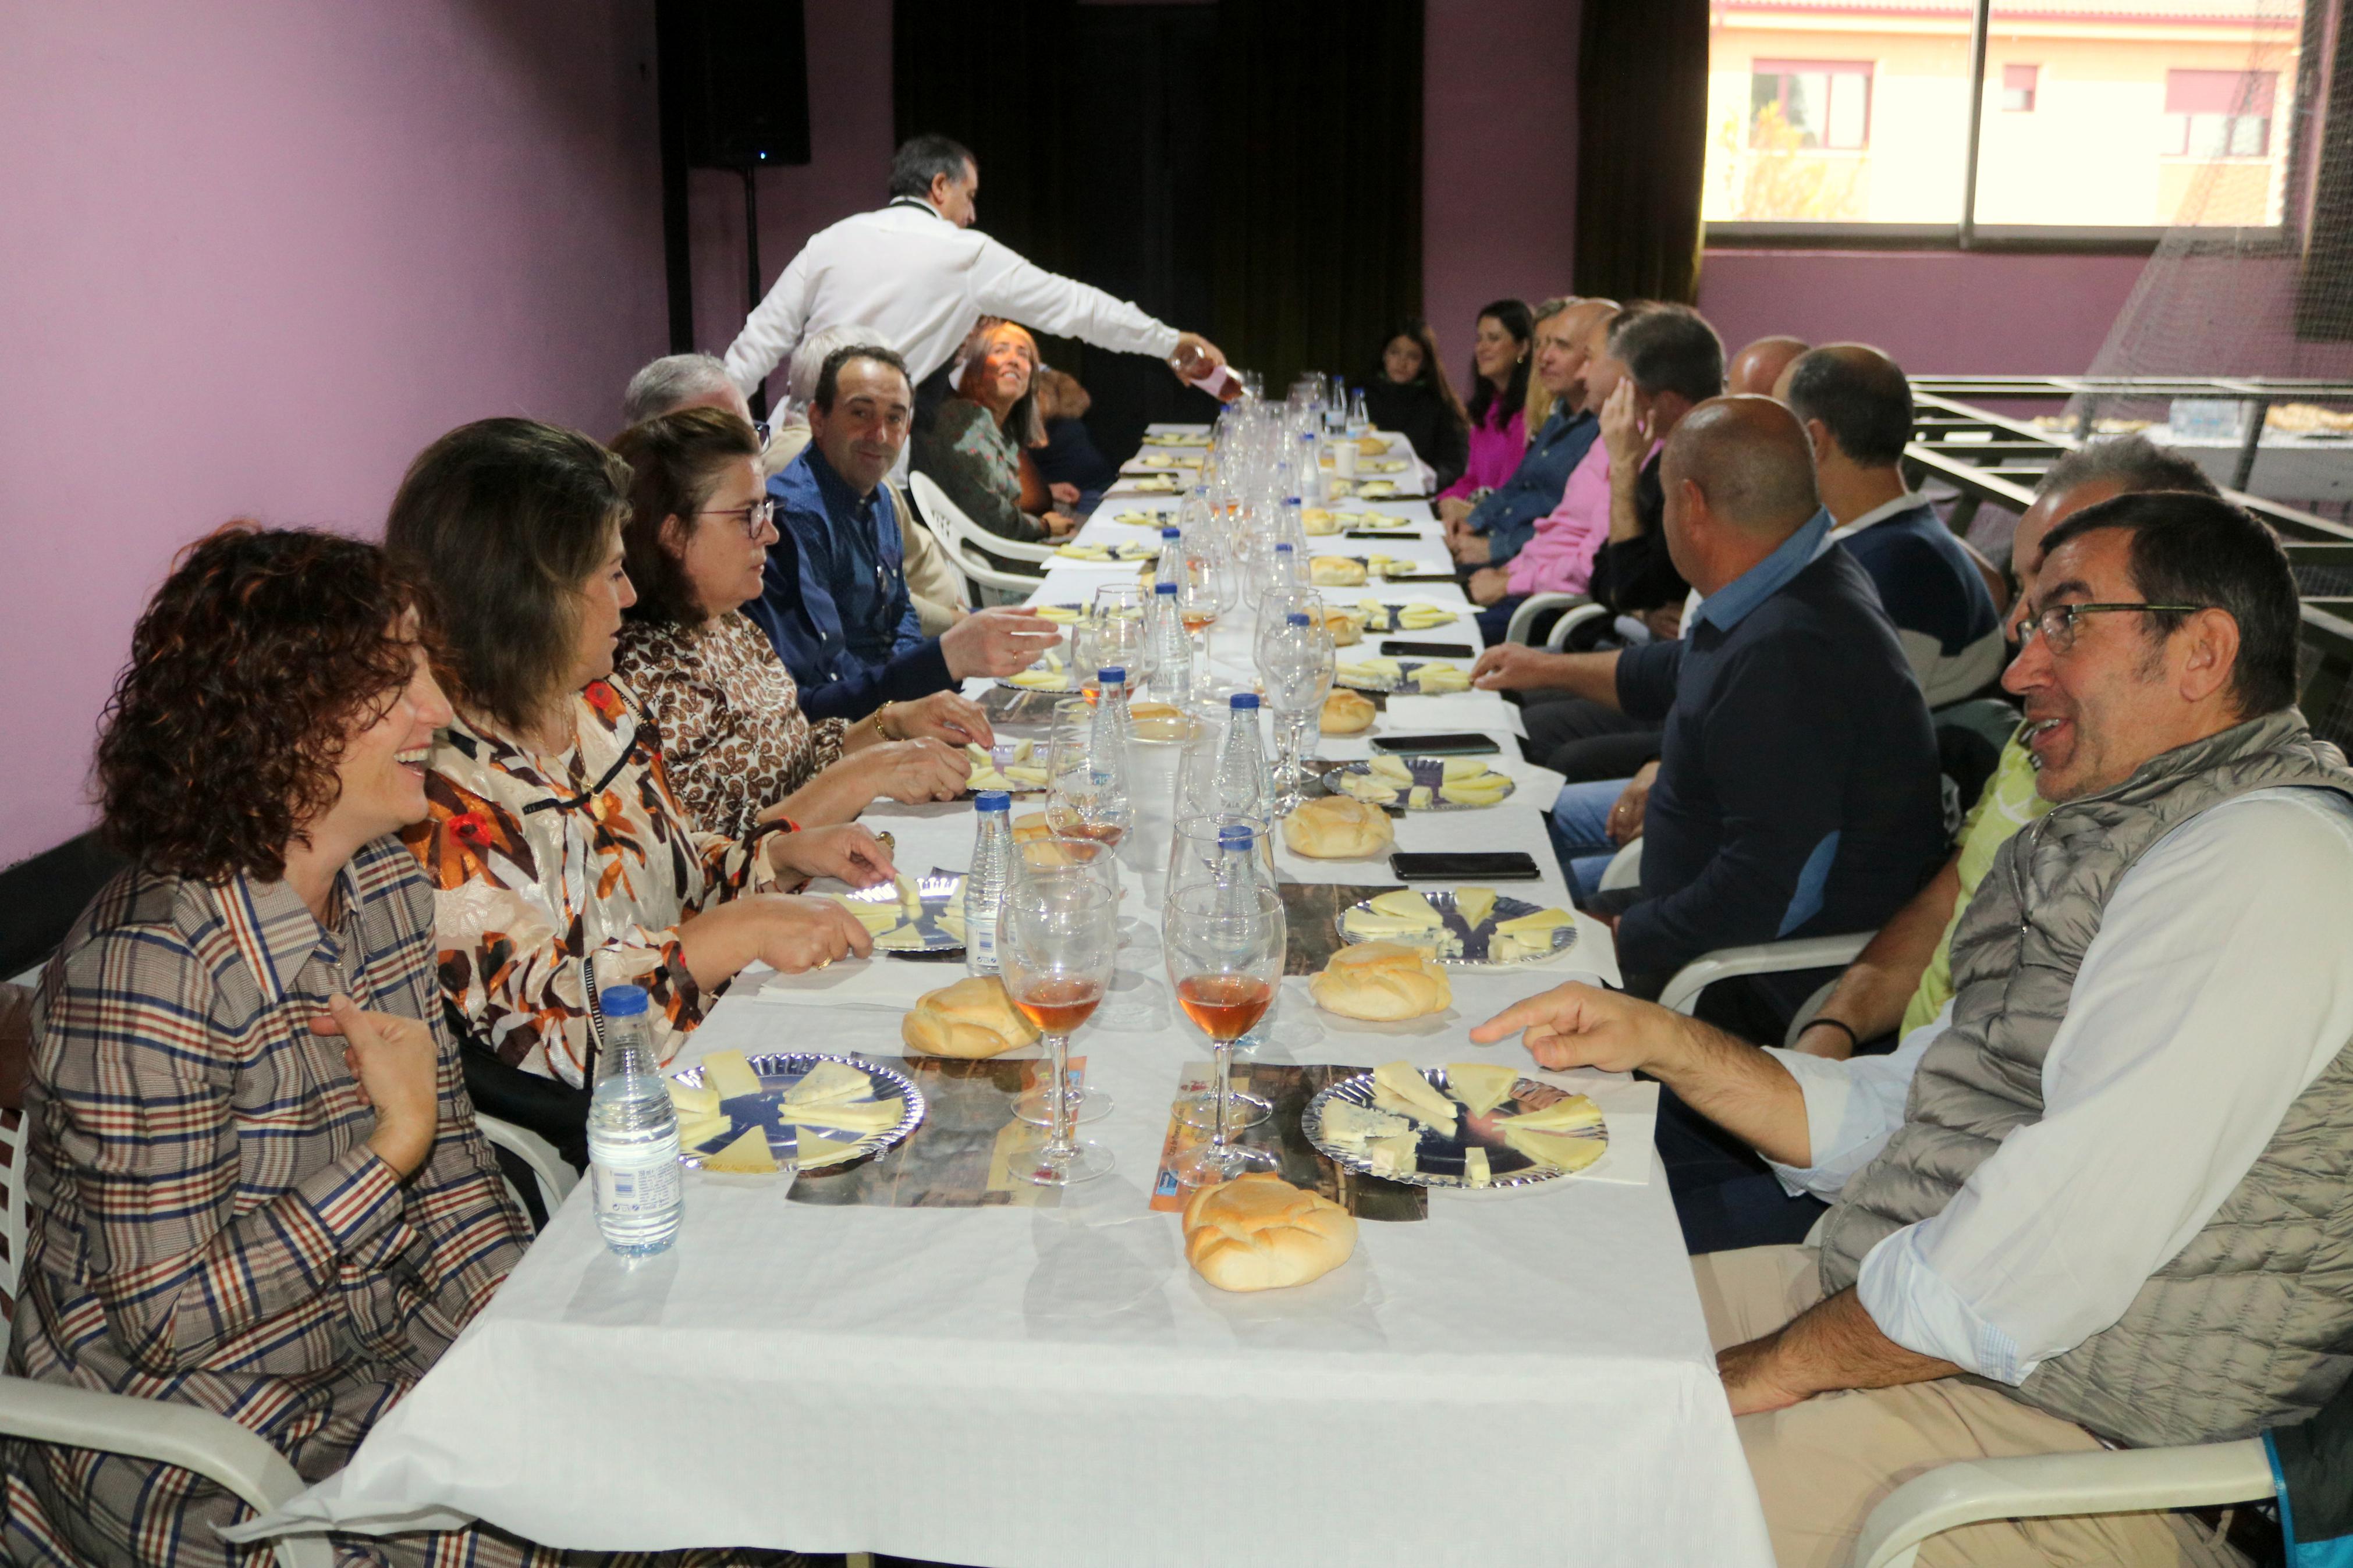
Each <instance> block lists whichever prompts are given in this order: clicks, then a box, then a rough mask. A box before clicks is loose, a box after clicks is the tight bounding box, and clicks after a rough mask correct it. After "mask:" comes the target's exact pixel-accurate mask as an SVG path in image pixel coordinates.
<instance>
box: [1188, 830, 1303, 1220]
mask: <svg viewBox="0 0 2353 1568" xmlns="http://www.w3.org/2000/svg"><path fill="white" fill-rule="evenodd" d="M1255 837H1256V835H1255V834H1254V833H1253V832H1252V831H1251V830H1250V828H1248V827H1240V826H1236V827H1228V828H1224V829H1222V830H1221V831H1220V835H1219V838H1220V843H1221V847H1222V852H1223V855H1224V857H1225V858H1226V860H1227V863H1228V867H1229V870H1228V873H1227V874H1225V875H1221V876H1219V878H1218V879H1216V880H1215V881H1211V882H1205V883H1197V884H1195V885H1194V886H1192V887H1189V888H1185V889H1180V890H1178V891H1176V892H1175V893H1172V894H1170V895H1169V898H1168V902H1167V905H1166V909H1165V910H1164V911H1163V914H1162V942H1163V944H1164V946H1165V947H1166V950H1167V959H1168V980H1169V984H1171V985H1173V986H1174V987H1175V988H1176V1005H1178V1006H1180V1007H1182V1008H1183V1009H1184V1010H1185V1016H1187V1017H1188V1018H1190V1019H1192V1020H1193V1022H1194V1024H1195V1026H1198V1028H1199V1029H1200V1030H1201V1031H1202V1033H1204V1034H1206V1035H1208V1037H1209V1043H1210V1047H1211V1057H1212V1062H1211V1067H1210V1085H1211V1089H1212V1090H1213V1091H1214V1092H1213V1099H1214V1105H1213V1107H1212V1109H1211V1112H1210V1121H1209V1141H1208V1142H1207V1143H1204V1144H1202V1145H1200V1146H1198V1147H1197V1148H1195V1149H1192V1150H1190V1151H1188V1152H1186V1153H1185V1154H1184V1155H1182V1156H1180V1157H1179V1158H1178V1159H1177V1161H1176V1165H1175V1167H1174V1168H1175V1172H1176V1179H1177V1180H1178V1181H1180V1182H1183V1183H1184V1184H1187V1186H1195V1187H1201V1186H1208V1185H1209V1184H1212V1183H1216V1182H1224V1181H1230V1180H1232V1179H1233V1178H1234V1177H1236V1176H1238V1175H1240V1174H1241V1173H1244V1172H1245V1171H1253V1170H1266V1169H1269V1168H1271V1167H1272V1165H1273V1164H1274V1159H1273V1157H1272V1156H1271V1155H1269V1154H1267V1153H1265V1152H1261V1151H1260V1150H1256V1149H1247V1148H1244V1147H1242V1146H1241V1145H1240V1144H1238V1143H1235V1142H1231V1141H1230V1139H1231V1135H1232V1133H1233V1132H1234V1131H1236V1130H1237V1129H1236V1126H1235V1124H1234V1123H1233V1122H1232V1121H1230V1120H1229V1116H1230V1114H1231V1109H1232V1102H1233V1086H1232V1081H1231V1080H1232V1077H1233V1044H1234V1041H1235V1040H1236V1039H1238V1038H1240V1037H1241V1036H1243V1035H1246V1034H1248V1033H1250V1030H1251V1029H1252V1028H1254V1027H1255V1026H1257V1024H1258V1021H1259V1020H1260V1019H1261V1017H1263V1016H1266V1011H1267V1009H1268V1008H1269V1007H1270V1006H1271V1005H1273V1003H1274V988H1275V987H1276V986H1277V985H1279V984H1282V954H1283V920H1282V900H1281V899H1279V898H1277V897H1276V896H1275V894H1274V891H1273V889H1271V888H1268V887H1266V886H1264V885H1263V884H1261V882H1260V881H1259V880H1258V878H1257V876H1256V874H1255V873H1254V872H1253V871H1252V870H1251V869H1250V862H1251V861H1252V860H1254V859H1255V858H1256V857H1257V850H1256V849H1255V847H1253V840H1254V838H1255Z"/></svg>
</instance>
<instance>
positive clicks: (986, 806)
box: [972, 789, 1013, 811]
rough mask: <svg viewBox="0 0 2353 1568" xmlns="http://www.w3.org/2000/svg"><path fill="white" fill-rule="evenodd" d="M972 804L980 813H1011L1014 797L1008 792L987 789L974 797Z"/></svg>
mask: <svg viewBox="0 0 2353 1568" xmlns="http://www.w3.org/2000/svg"><path fill="white" fill-rule="evenodd" d="M972 804H973V806H974V807H975V809H976V810H980V811H1011V810H1012V809H1013V796H1012V795H1011V793H1010V792H1008V791H1006V790H1001V789H985V790H982V791H981V792H980V793H979V794H978V795H974V796H973V797H972Z"/></svg>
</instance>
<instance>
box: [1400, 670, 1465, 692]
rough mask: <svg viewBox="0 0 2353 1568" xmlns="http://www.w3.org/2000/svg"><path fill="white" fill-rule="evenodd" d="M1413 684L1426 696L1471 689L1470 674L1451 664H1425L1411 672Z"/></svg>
mask: <svg viewBox="0 0 2353 1568" xmlns="http://www.w3.org/2000/svg"><path fill="white" fill-rule="evenodd" d="M1413 674H1414V684H1415V685H1417V686H1419V688H1421V690H1422V692H1423V694H1424V695H1426V696H1436V695H1438V694H1440V693H1441V692H1448V691H1468V690H1470V689H1471V673H1470V671H1468V670H1466V669H1462V668H1460V667H1458V666H1455V665H1451V664H1427V665H1424V666H1422V667H1421V668H1419V669H1417V670H1415V671H1414V672H1413Z"/></svg>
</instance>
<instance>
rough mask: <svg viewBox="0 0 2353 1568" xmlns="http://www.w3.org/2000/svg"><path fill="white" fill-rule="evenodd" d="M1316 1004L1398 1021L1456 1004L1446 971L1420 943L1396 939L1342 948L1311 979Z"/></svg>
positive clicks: (1345, 1014)
mask: <svg viewBox="0 0 2353 1568" xmlns="http://www.w3.org/2000/svg"><path fill="white" fill-rule="evenodd" d="M1307 989H1308V992H1309V994H1312V995H1313V996H1314V998H1315V1005H1317V1006H1318V1007H1321V1008H1323V1009H1324V1011H1325V1012H1326V1013H1337V1014H1338V1015H1339V1016H1342V1017H1343V1018H1364V1019H1366V1020H1369V1021H1371V1022H1373V1023H1381V1024H1387V1023H1395V1022H1397V1021H1398V1020H1399V1019H1402V1018H1420V1017H1426V1016H1429V1015H1430V1014H1432V1013H1442V1012H1444V1011H1445V1010H1446V1009H1447V1008H1449V1007H1451V1006H1452V1005H1454V987H1453V986H1452V985H1451V984H1449V983H1448V981H1447V978H1446V971H1445V970H1444V969H1442V968H1440V966H1439V964H1438V963H1436V962H1434V961H1433V960H1432V959H1431V958H1430V955H1429V954H1428V953H1426V952H1422V951H1421V950H1420V949H1419V948H1413V947H1406V946H1404V945H1402V944H1400V943H1398V942H1359V943H1357V944H1356V946H1354V947H1344V948H1342V949H1341V950H1340V951H1339V952H1335V953H1334V954H1333V955H1332V959H1331V962H1330V963H1326V964H1324V973H1321V974H1317V975H1312V976H1310V977H1309V979H1308V982H1307Z"/></svg>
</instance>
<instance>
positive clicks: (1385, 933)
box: [1340, 910, 1438, 947]
mask: <svg viewBox="0 0 2353 1568" xmlns="http://www.w3.org/2000/svg"><path fill="white" fill-rule="evenodd" d="M1340 926H1341V929H1342V930H1344V931H1346V932H1347V933H1348V934H1349V935H1350V936H1353V937H1356V938H1357V939H1358V940H1359V941H1363V942H1379V941H1388V942H1408V943H1410V944H1412V945H1414V946H1417V947H1426V946H1428V945H1429V944H1430V940H1431V939H1432V938H1433V937H1435V936H1436V935H1437V934H1438V933H1437V932H1436V931H1432V930H1431V929H1430V927H1429V926H1426V925H1424V924H1422V923H1421V922H1420V921H1417V920H1408V919H1405V918H1403V917H1401V916H1398V915H1377V914H1374V913H1372V912H1371V911H1369V910H1349V911H1348V912H1347V913H1346V914H1345V915H1342V916H1341V917H1340Z"/></svg>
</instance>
